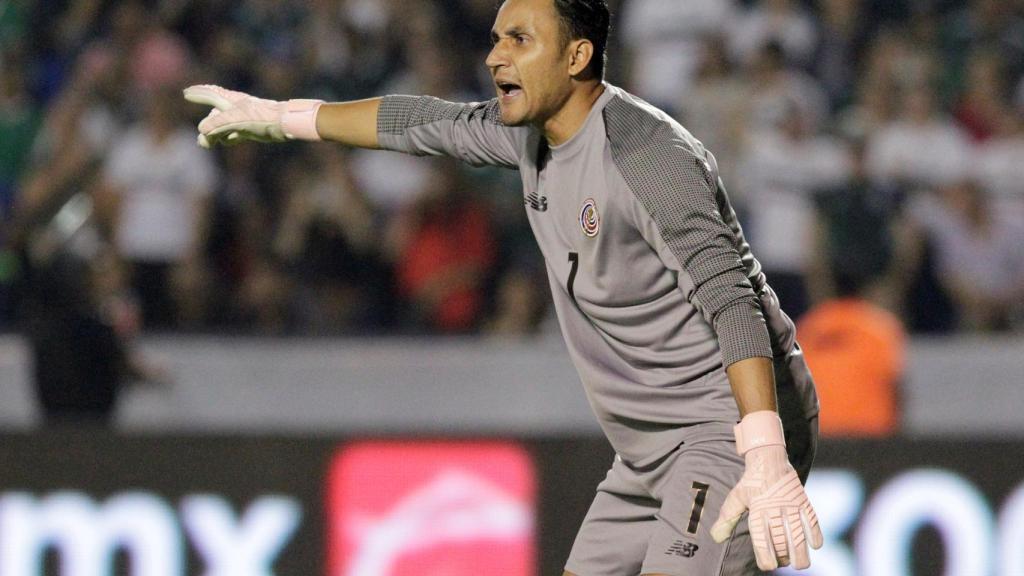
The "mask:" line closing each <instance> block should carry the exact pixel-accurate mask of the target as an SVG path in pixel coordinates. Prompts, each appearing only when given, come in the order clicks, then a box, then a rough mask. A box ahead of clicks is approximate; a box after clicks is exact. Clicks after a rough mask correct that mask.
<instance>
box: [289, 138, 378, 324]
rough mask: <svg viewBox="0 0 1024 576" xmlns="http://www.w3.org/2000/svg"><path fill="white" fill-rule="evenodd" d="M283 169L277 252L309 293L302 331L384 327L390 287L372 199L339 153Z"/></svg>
mask: <svg viewBox="0 0 1024 576" xmlns="http://www.w3.org/2000/svg"><path fill="white" fill-rule="evenodd" d="M313 158H314V159H315V161H314V162H306V161H304V160H302V159H296V160H293V161H292V163H291V164H290V165H289V166H288V167H287V168H286V172H287V174H286V177H285V179H286V180H287V181H288V183H289V190H288V198H287V200H286V202H285V205H284V210H283V214H282V216H281V221H280V223H279V228H278V230H277V234H276V235H275V238H274V253H275V255H276V256H277V258H278V259H279V260H280V261H282V262H285V263H287V265H288V267H289V269H291V270H293V271H294V275H295V276H296V277H297V278H299V279H301V280H303V285H304V287H305V288H307V289H308V290H309V291H310V292H311V297H310V298H304V299H303V300H304V302H305V308H306V310H305V311H304V316H305V317H306V318H308V320H307V321H305V322H304V324H305V325H306V326H308V327H310V328H312V329H314V330H316V331H318V332H323V331H360V330H363V329H366V328H368V327H372V326H378V327H379V326H380V325H382V324H383V323H384V322H385V321H386V316H387V312H386V308H387V307H389V306H390V305H391V302H390V294H389V293H388V290H387V289H386V288H385V287H386V286H388V284H389V283H390V281H391V278H390V276H389V273H388V270H387V268H386V266H385V264H384V262H383V260H382V255H381V253H380V240H381V239H380V235H379V234H378V227H377V226H376V219H375V215H374V213H373V210H372V207H371V206H370V203H369V200H367V198H366V197H365V196H364V195H363V194H362V192H361V191H360V190H359V188H358V187H357V186H356V185H355V182H354V180H353V178H352V174H351V172H350V169H349V166H348V162H347V157H346V154H345V152H343V151H342V150H341V149H340V148H338V147H333V146H321V147H317V149H316V153H315V155H314V156H313Z"/></svg>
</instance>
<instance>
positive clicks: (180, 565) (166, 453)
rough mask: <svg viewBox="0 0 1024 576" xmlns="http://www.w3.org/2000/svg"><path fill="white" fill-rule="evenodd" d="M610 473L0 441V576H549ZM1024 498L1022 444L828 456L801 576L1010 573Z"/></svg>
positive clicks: (63, 437)
mask: <svg viewBox="0 0 1024 576" xmlns="http://www.w3.org/2000/svg"><path fill="white" fill-rule="evenodd" d="M611 457H612V453H611V451H610V450H609V448H608V447H607V446H606V445H605V443H604V442H603V441H601V440H596V439H594V440H572V439H548V440H533V439H531V440H529V441H525V442H516V441H510V440H506V439H483V440H480V439H456V440H444V441H440V440H437V439H414V440H410V439H404V438H392V439H384V440H366V439H351V438H345V439H339V438H257V437H244V438H224V437H217V438H214V437H187V436H184V437H173V438H172V437H164V436H160V437H156V436H153V437H140V436H129V437H126V436H118V435H111V434H108V433H100V432H81V431H78V432H75V431H65V432H48V433H45V434H34V435H4V436H0V574H2V575H3V576H39V575H42V574H55V575H57V574H88V575H95V576H101V575H102V576H106V575H108V574H128V573H130V571H129V568H131V569H132V572H131V573H135V574H141V575H144V576H180V575H184V574H207V575H209V576H227V575H228V574H252V575H254V576H269V575H271V574H277V575H293V574H294V575H299V574H301V575H306V574H331V575H332V576H340V575H342V574H345V575H348V574H355V575H358V576H371V575H377V576H382V575H394V576H404V575H406V574H417V575H418V576H431V575H442V574H443V575H445V576H461V573H460V572H459V570H461V569H463V568H465V567H466V566H469V567H470V568H474V569H483V570H484V572H485V573H493V574H507V575H508V576H519V575H524V576H530V575H536V574H545V575H546V574H560V573H561V566H562V562H563V560H564V558H565V556H566V554H567V553H568V550H569V547H570V546H571V545H572V538H573V536H574V532H575V528H576V526H577V524H578V523H579V521H580V519H581V518H582V516H583V514H584V513H585V512H586V508H587V506H588V504H589V502H590V499H591V496H592V494H593V490H594V486H595V485H596V484H597V482H598V481H600V479H601V478H602V477H603V476H604V472H605V470H606V468H607V466H608V465H609V464H610V461H611ZM1022 481H1024V445H1021V444H1019V443H999V442H967V441H928V442H912V441H893V442H826V443H824V445H823V446H822V448H821V450H820V456H819V460H818V466H817V468H816V474H815V475H814V476H812V480H811V482H810V484H809V491H810V492H811V496H812V498H813V499H814V502H815V504H816V506H817V508H818V511H819V514H820V516H821V518H822V524H823V526H824V527H825V532H826V539H827V545H826V547H825V548H824V549H823V550H821V551H819V552H818V553H817V554H816V555H815V556H814V566H815V570H814V571H813V572H810V573H811V574H828V575H837V576H845V575H855V574H888V575H894V576H899V575H901V574H943V573H945V574H956V575H971V576H974V575H977V576H985V575H993V576H994V575H997V574H998V575H1022V574H1024V484H1022ZM474 554H475V555H476V556H475V557H474ZM489 562H490V563H491V564H488V563H489ZM496 563H500V564H501V566H504V567H506V569H505V570H504V571H497V570H496V569H495V568H494V566H493V564H496ZM489 566H490V568H491V569H490V570H488V569H487V568H488V567H489Z"/></svg>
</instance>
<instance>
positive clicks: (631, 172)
mask: <svg viewBox="0 0 1024 576" xmlns="http://www.w3.org/2000/svg"><path fill="white" fill-rule="evenodd" d="M604 116H605V127H606V131H607V134H608V139H609V142H610V143H611V149H612V158H613V159H614V161H615V165H616V167H617V168H618V169H619V171H620V172H621V173H622V176H623V178H624V179H625V180H626V183H627V184H628V185H629V187H630V189H631V190H632V191H633V193H634V194H635V195H636V196H637V198H638V199H639V200H640V202H641V203H642V204H643V206H644V207H645V208H646V209H647V211H648V213H650V215H651V218H653V219H654V222H655V223H656V224H657V225H658V229H659V230H660V231H661V234H662V238H663V239H664V241H665V243H666V244H667V245H668V247H669V249H671V251H672V254H673V255H675V257H676V258H677V259H678V260H679V264H680V265H681V266H682V267H683V270H684V271H685V272H686V273H687V274H689V275H690V278H691V279H692V280H693V284H694V287H695V292H694V304H695V305H696V306H697V307H698V308H699V309H700V310H701V312H702V313H703V315H704V317H705V318H706V319H707V320H708V322H710V323H711V324H712V326H714V328H715V332H716V333H717V334H718V341H719V346H720V347H721V349H722V361H723V363H724V365H725V366H729V365H730V364H732V363H734V362H738V361H739V360H743V359H746V358H752V357H757V356H760V357H768V358H770V357H771V356H772V350H771V345H770V342H769V338H768V330H767V327H766V326H765V321H764V316H763V314H762V312H761V306H760V303H759V302H758V299H757V296H756V295H755V294H754V290H753V287H752V286H751V283H750V280H749V279H748V278H747V274H746V270H745V268H744V266H743V262H742V261H741V260H740V255H739V253H738V252H737V251H736V245H737V239H736V238H735V236H734V232H733V230H732V229H731V228H730V227H729V225H728V224H726V223H725V221H724V219H723V217H722V214H721V212H720V211H719V207H718V205H717V203H716V200H715V190H716V186H717V182H715V179H714V175H713V174H712V171H711V169H710V166H709V165H708V163H707V160H706V159H705V158H704V152H703V150H699V151H698V150H695V149H694V148H695V146H696V145H695V144H694V143H692V142H690V141H689V140H688V139H687V138H686V137H685V136H684V135H683V134H682V133H680V132H678V131H677V129H676V127H675V126H673V124H672V123H671V122H670V121H669V119H668V118H665V117H660V116H659V114H658V112H657V111H656V110H655V109H653V108H647V106H646V105H645V104H644V103H642V102H630V101H627V100H625V99H623V98H621V97H616V98H613V99H612V100H611V101H609V102H608V105H607V106H606V107H605V110H604Z"/></svg>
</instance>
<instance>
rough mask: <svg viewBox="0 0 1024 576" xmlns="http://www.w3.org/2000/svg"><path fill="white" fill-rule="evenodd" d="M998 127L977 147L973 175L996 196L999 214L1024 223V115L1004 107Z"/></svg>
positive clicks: (972, 162) (996, 124) (995, 206)
mask: <svg viewBox="0 0 1024 576" xmlns="http://www.w3.org/2000/svg"><path fill="white" fill-rule="evenodd" d="M994 128H995V131H994V132H993V134H992V137H991V138H989V139H988V140H986V141H985V142H982V143H981V144H979V145H978V146H977V147H976V148H975V153H974V155H973V156H972V158H971V167H972V170H971V172H972V176H973V177H974V178H975V179H976V180H977V181H978V183H979V184H980V185H981V186H982V188H984V189H985V190H986V191H988V192H989V193H990V194H991V195H992V203H993V209H994V211H995V212H996V213H999V214H1003V215H1004V216H1006V217H1008V218H1009V219H1012V220H1016V221H1018V222H1024V114H1019V113H1015V112H1014V111H1013V110H1009V109H1004V110H1003V116H1002V118H1001V119H1000V120H999V121H998V122H996V123H995V126H994Z"/></svg>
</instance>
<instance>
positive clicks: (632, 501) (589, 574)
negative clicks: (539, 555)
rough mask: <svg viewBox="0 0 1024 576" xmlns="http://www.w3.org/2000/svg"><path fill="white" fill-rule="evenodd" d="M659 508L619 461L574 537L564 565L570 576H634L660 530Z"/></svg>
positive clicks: (609, 473)
mask: <svg viewBox="0 0 1024 576" xmlns="http://www.w3.org/2000/svg"><path fill="white" fill-rule="evenodd" d="M659 507H660V503H659V502H658V501H657V500H655V499H653V498H652V497H651V496H650V494H649V493H648V491H647V490H646V489H645V488H644V487H643V485H642V484H640V483H639V481H638V479H637V477H636V475H635V474H634V473H633V472H632V471H630V470H629V468H628V467H627V466H626V465H625V464H624V463H623V462H622V461H621V460H619V459H618V458H616V459H615V461H614V463H613V464H612V467H611V469H610V470H609V471H608V475H607V477H606V478H605V479H604V481H602V482H601V484H600V485H598V487H597V494H596V496H594V501H593V503H592V504H591V505H590V510H588V511H587V515H586V517H585V518H584V519H583V524H582V525H581V526H580V529H579V532H578V533H577V534H576V541H575V542H574V543H573V546H572V552H570V553H569V559H568V561H567V562H566V564H565V570H566V574H567V575H569V576H623V575H629V576H636V575H638V574H640V566H641V564H643V561H644V555H645V554H646V553H647V542H648V540H650V538H651V535H652V534H653V532H654V529H655V527H656V526H657V523H658V521H657V517H656V515H657V512H658V508H659Z"/></svg>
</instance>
